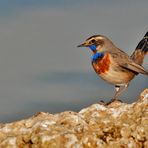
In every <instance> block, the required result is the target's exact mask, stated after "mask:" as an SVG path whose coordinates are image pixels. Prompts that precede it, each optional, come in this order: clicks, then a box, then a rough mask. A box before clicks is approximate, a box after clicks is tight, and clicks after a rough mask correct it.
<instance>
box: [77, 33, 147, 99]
mask: <svg viewBox="0 0 148 148" xmlns="http://www.w3.org/2000/svg"><path fill="white" fill-rule="evenodd" d="M78 47H89V48H90V50H91V53H92V56H91V61H92V66H93V68H94V70H95V72H96V73H97V74H98V75H99V76H100V77H101V78H102V79H103V80H105V81H107V82H108V83H110V84H113V85H114V86H115V90H116V92H115V95H114V97H113V99H112V101H114V100H118V97H119V96H120V95H121V93H122V92H123V91H124V90H126V88H127V87H128V85H129V83H130V81H131V80H132V79H133V78H134V77H135V76H136V75H137V74H139V73H141V74H144V75H148V71H147V70H146V69H144V67H142V66H141V65H142V63H143V60H144V57H145V55H146V54H147V53H148V32H147V33H146V34H145V36H144V37H143V39H142V40H141V41H140V42H139V44H138V46H137V47H136V49H135V51H134V52H133V54H132V55H131V56H128V54H126V53H125V52H124V51H122V50H121V49H119V48H118V47H116V46H115V45H114V43H113V42H112V41H111V40H110V39H108V38H107V37H106V36H103V35H94V36H91V37H89V38H88V39H86V41H85V42H84V43H83V44H81V45H78Z"/></svg>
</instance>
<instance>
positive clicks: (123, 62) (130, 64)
mask: <svg viewBox="0 0 148 148" xmlns="http://www.w3.org/2000/svg"><path fill="white" fill-rule="evenodd" d="M110 53H111V57H112V59H113V61H114V62H115V63H116V64H117V65H119V66H121V67H122V68H125V69H128V70H130V71H133V72H134V73H135V74H138V73H142V74H145V75H148V71H146V70H145V69H144V67H142V66H141V65H138V64H136V63H135V62H134V61H133V60H132V59H130V57H129V56H128V55H127V54H126V53H125V52H123V51H122V50H120V49H116V50H115V51H114V50H112V51H110Z"/></svg>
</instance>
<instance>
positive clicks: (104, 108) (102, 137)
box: [0, 89, 148, 148]
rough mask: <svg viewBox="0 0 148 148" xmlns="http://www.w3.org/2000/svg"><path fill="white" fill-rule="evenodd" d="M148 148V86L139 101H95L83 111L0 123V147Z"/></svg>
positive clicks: (39, 115) (38, 115)
mask: <svg viewBox="0 0 148 148" xmlns="http://www.w3.org/2000/svg"><path fill="white" fill-rule="evenodd" d="M17 147H18V148H83V147H84V148H85V147H86V148H89V147H90V148H95V147H98V148H119V147H120V148H148V89H145V91H144V92H143V93H141V95H140V97H139V99H138V100H137V102H134V103H132V104H126V103H121V102H112V103H111V104H109V105H105V104H103V103H98V104H93V105H91V106H90V107H88V108H84V109H82V110H81V111H80V112H78V113H76V112H72V111H65V112H62V113H58V114H49V113H44V112H40V113H38V114H36V115H35V116H33V117H31V118H29V119H25V120H21V121H17V122H13V123H7V124H0V148H17Z"/></svg>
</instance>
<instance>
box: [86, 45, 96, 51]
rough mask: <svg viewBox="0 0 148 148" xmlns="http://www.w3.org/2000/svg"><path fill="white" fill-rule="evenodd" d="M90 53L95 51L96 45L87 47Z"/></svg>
mask: <svg viewBox="0 0 148 148" xmlns="http://www.w3.org/2000/svg"><path fill="white" fill-rule="evenodd" d="M88 47H89V48H90V49H91V50H92V51H96V48H97V47H96V45H90V46H88Z"/></svg>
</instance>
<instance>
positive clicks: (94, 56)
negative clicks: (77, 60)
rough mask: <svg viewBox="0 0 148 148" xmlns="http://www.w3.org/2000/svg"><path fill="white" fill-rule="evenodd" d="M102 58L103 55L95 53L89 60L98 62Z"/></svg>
mask: <svg viewBox="0 0 148 148" xmlns="http://www.w3.org/2000/svg"><path fill="white" fill-rule="evenodd" d="M103 56H104V53H102V52H96V53H95V54H93V55H92V57H91V60H92V61H96V60H98V59H100V58H103Z"/></svg>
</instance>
